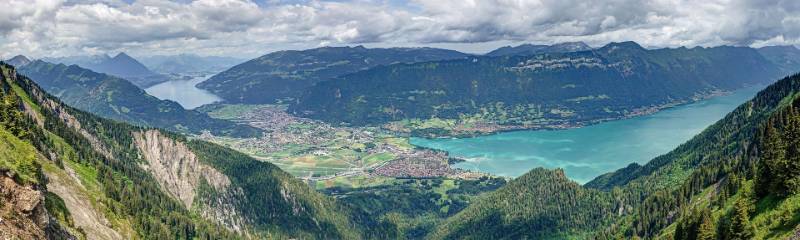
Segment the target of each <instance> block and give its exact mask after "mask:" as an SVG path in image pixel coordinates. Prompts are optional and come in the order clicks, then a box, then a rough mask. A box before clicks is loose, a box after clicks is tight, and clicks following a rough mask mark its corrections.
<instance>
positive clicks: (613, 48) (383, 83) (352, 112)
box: [290, 42, 800, 128]
mask: <svg viewBox="0 0 800 240" xmlns="http://www.w3.org/2000/svg"><path fill="white" fill-rule="evenodd" d="M788 68H793V69H800V65H779V64H775V63H774V62H773V60H770V59H768V58H765V57H764V56H763V55H761V54H760V53H759V51H757V50H756V49H752V48H747V47H725V46H723V47H713V48H703V47H695V48H691V49H689V48H674V49H669V48H665V49H653V50H650V49H645V48H643V47H641V46H640V45H638V44H636V43H634V42H622V43H611V44H608V45H606V46H603V47H601V48H597V49H593V50H589V51H579V52H566V53H545V54H534V55H528V56H521V55H512V56H501V57H489V56H473V57H469V58H464V59H456V60H447V61H431V62H420V63H411V64H394V65H388V66H380V67H375V68H371V69H369V70H366V71H361V72H357V73H353V74H348V75H344V76H340V77H337V78H334V79H333V80H329V81H324V82H320V83H318V84H316V85H315V86H313V87H311V88H309V89H308V90H307V91H306V92H305V93H304V95H303V96H301V97H299V98H298V99H297V101H295V102H294V104H293V105H292V106H291V107H290V111H291V112H292V113H294V114H296V115H299V116H303V117H309V118H314V119H320V120H323V121H326V122H331V123H339V124H347V125H371V124H383V123H388V122H392V121H401V120H404V119H422V120H425V119H434V118H438V119H456V120H462V121H479V122H487V123H497V124H501V125H518V126H526V127H525V128H537V127H545V128H547V127H559V126H565V125H566V126H576V125H577V126H580V125H585V124H591V123H594V122H597V121H603V120H607V119H619V118H624V117H628V116H632V115H638V114H642V113H646V112H650V111H652V110H653V109H659V108H662V107H664V106H670V105H674V104H678V103H685V102H690V101H694V100H697V99H700V98H703V97H706V96H711V95H714V94H718V93H720V92H725V91H732V90H735V89H738V88H741V87H743V86H748V85H762V84H769V83H770V80H771V79H775V78H777V77H778V76H781V75H784V74H787V73H788Z"/></svg>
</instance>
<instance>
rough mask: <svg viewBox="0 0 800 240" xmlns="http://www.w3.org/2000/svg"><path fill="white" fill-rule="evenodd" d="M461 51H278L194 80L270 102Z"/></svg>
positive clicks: (230, 95) (240, 97)
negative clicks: (363, 72)
mask: <svg viewBox="0 0 800 240" xmlns="http://www.w3.org/2000/svg"><path fill="white" fill-rule="evenodd" d="M466 56H467V54H464V53H460V52H457V51H453V50H445V49H436V48H365V47H362V46H357V47H323V48H315V49H308V50H302V51H279V52H274V53H270V54H267V55H264V56H261V57H258V58H255V59H253V60H250V61H247V62H244V63H242V64H239V65H236V66H234V67H232V68H231V69H228V70H226V71H224V72H221V73H219V74H217V75H215V76H213V77H211V78H210V79H208V80H206V81H204V82H202V83H200V84H198V85H197V86H198V87H199V88H202V89H206V90H209V91H211V92H213V93H214V94H216V95H219V96H220V97H222V98H223V99H225V101H227V102H231V103H273V102H275V101H278V100H283V99H290V98H297V97H298V96H299V95H300V94H301V93H302V92H303V91H304V90H305V89H306V88H308V87H310V86H311V85H313V84H315V83H317V82H321V81H325V80H328V79H330V78H332V77H336V76H341V75H344V74H348V73H353V72H356V71H360V70H364V69H367V68H370V67H374V66H379V65H388V64H392V63H408V62H424V61H434V60H444V59H457V58H463V57H466Z"/></svg>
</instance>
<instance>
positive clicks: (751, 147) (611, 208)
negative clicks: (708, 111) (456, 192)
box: [430, 75, 800, 239]
mask: <svg viewBox="0 0 800 240" xmlns="http://www.w3.org/2000/svg"><path fill="white" fill-rule="evenodd" d="M798 92H800V75H794V76H791V77H787V78H785V79H783V80H780V81H778V82H777V83H775V84H773V85H771V86H769V87H767V88H766V89H765V90H763V91H761V92H760V93H759V94H758V95H757V96H756V97H755V98H754V99H752V100H751V101H748V102H747V103H744V104H742V105H741V106H740V107H738V108H737V109H736V110H734V111H733V112H732V113H730V114H728V115H727V116H726V117H725V118H724V119H722V120H720V121H719V122H717V123H716V124H714V125H712V126H711V127H709V128H708V129H706V130H705V131H703V132H702V133H701V134H699V135H698V136H696V137H694V138H693V139H691V140H690V141H688V142H686V143H685V144H683V145H681V146H680V147H678V148H677V149H675V150H673V151H672V152H670V153H668V154H665V155H663V156H660V157H658V158H655V159H653V160H652V161H650V162H649V163H648V164H646V165H644V166H639V165H636V164H632V165H631V166H629V167H626V168H624V169H620V170H618V171H616V172H614V173H609V174H606V175H603V176H601V177H598V178H597V179H595V180H594V181H591V182H589V183H587V184H586V185H585V186H577V184H575V183H574V182H571V181H569V180H567V179H564V178H563V177H562V178H557V177H553V176H559V174H558V172H557V171H555V172H553V171H546V170H534V171H532V172H531V173H528V174H526V175H524V176H523V177H520V178H518V179H514V180H512V181H511V182H510V183H509V184H508V185H506V186H504V187H502V188H501V189H499V190H498V191H497V192H495V193H491V194H490V195H488V196H487V197H486V198H483V199H480V200H479V201H477V202H475V203H473V204H472V205H471V206H470V207H468V208H467V209H465V210H464V211H462V212H461V213H459V214H457V215H456V216H454V217H452V218H451V219H449V220H448V221H447V222H446V224H443V225H441V226H440V227H439V228H438V229H437V230H436V231H435V232H434V233H433V234H432V235H431V236H430V237H432V238H434V239H460V238H468V239H480V238H484V237H496V238H512V239H513V238H517V237H529V238H539V237H556V238H563V237H565V235H566V236H570V237H577V238H599V239H618V238H632V237H634V236H638V237H645V238H660V239H670V238H675V239H751V238H757V239H762V238H785V237H787V236H788V235H792V234H794V233H795V232H796V231H797V229H795V226H796V225H797V224H798V223H800V218H798V217H797V216H800V208H797V207H796V206H798V202H800V201H799V200H798V199H800V195H798V191H795V190H794V189H796V188H797V187H796V186H797V185H796V182H797V179H800V170H798V169H800V167H798V166H800V165H798V163H800V159H797V158H798V156H800V150H798V149H796V148H797V146H800V138H798V137H797V136H800V98H798V97H797V93H798ZM547 176H551V177H547ZM753 185H756V187H755V188H754V187H753ZM754 189H755V190H754ZM759 189H761V190H759ZM517 198H518V200H508V199H517ZM548 201H549V202H550V204H552V207H555V208H552V209H548V208H547V207H550V206H551V205H548V204H546V202H548ZM586 201H590V202H592V204H588V205H587V204H583V203H585V202H586ZM543 202H545V203H543ZM498 203H499V204H498ZM556 206H560V207H556ZM531 208H533V209H543V210H530V209H531ZM526 211H527V212H530V213H527V214H522V216H520V215H519V214H520V213H521V212H526ZM487 226H488V227H487ZM480 229H490V230H488V231H480ZM517 229H528V231H527V232H523V231H519V230H517Z"/></svg>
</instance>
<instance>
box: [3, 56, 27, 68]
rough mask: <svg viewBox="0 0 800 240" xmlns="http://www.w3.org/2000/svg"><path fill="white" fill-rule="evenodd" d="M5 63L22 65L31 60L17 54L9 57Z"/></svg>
mask: <svg viewBox="0 0 800 240" xmlns="http://www.w3.org/2000/svg"><path fill="white" fill-rule="evenodd" d="M6 63H8V64H11V65H12V66H15V67H22V66H25V65H28V64H29V63H31V60H30V59H29V58H28V57H26V56H24V55H17V56H14V57H12V58H11V59H8V60H6Z"/></svg>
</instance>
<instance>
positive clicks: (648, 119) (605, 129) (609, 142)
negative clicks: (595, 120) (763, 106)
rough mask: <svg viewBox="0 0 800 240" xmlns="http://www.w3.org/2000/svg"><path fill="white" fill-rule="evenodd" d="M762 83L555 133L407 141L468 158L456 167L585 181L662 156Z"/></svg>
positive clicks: (715, 119)
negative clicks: (555, 172) (560, 174)
mask: <svg viewBox="0 0 800 240" xmlns="http://www.w3.org/2000/svg"><path fill="white" fill-rule="evenodd" d="M762 88H763V86H759V87H749V88H745V89H741V90H738V91H735V92H733V93H731V94H729V95H724V96H719V97H714V98H711V99H707V100H702V101H698V102H694V103H690V104H685V105H680V106H676V107H673V108H669V109H665V110H662V111H659V112H657V113H655V114H652V115H647V116H640V117H635V118H630V119H624V120H618V121H610V122H605V123H601V124H596V125H592V126H587V127H582V128H575V129H567V130H557V131H547V130H538V131H515V132H505V133H499V134H494V135H488V136H479V137H472V138H461V139H455V138H451V139H448V138H440V139H424V138H412V139H411V144H414V145H417V146H422V147H428V148H434V149H440V150H445V151H448V152H449V153H450V155H451V156H455V157H460V158H464V159H467V161H466V162H461V163H457V164H455V165H454V167H457V168H462V169H467V170H473V171H480V172H486V173H491V174H495V175H499V176H506V177H517V176H520V175H522V174H524V173H526V172H528V171H529V170H531V169H533V168H535V167H544V168H549V169H553V168H563V169H564V171H565V172H566V174H567V176H568V177H570V178H571V179H573V180H575V181H577V182H579V183H586V182H587V181H589V180H591V179H593V178H595V177H597V176H599V175H600V174H603V173H606V172H610V171H613V170H616V169H619V168H622V167H625V166H627V165H628V164H630V163H633V162H637V163H640V164H644V163H646V162H647V161H650V160H651V159H653V158H654V157H657V156H659V155H661V154H665V153H667V152H669V151H670V150H672V149H674V148H675V147H677V146H678V145H680V144H681V143H684V142H686V141H687V140H689V139H690V138H691V137H693V136H694V135H696V134H698V133H700V132H701V131H702V130H703V129H705V128H706V127H708V126H710V125H711V124H713V123H714V122H716V121H718V120H719V119H722V117H724V116H725V115H726V114H727V113H729V112H730V111H732V110H733V109H735V108H736V107H737V106H739V105H740V104H742V103H744V102H745V101H747V100H749V99H750V98H752V97H753V96H755V94H756V93H757V92H758V91H759V90H761V89H762Z"/></svg>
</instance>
